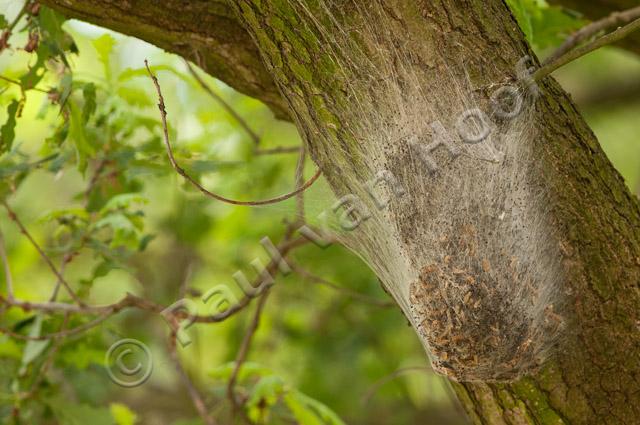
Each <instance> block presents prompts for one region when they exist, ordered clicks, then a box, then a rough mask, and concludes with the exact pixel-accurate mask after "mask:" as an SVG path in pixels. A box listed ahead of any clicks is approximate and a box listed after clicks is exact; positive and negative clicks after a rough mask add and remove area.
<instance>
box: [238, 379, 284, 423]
mask: <svg viewBox="0 0 640 425" xmlns="http://www.w3.org/2000/svg"><path fill="white" fill-rule="evenodd" d="M284 393H285V386H284V381H283V380H282V378H280V377H278V376H275V375H270V376H265V377H264V378H262V379H260V380H259V381H258V383H257V384H256V385H255V386H254V387H253V391H252V392H251V397H250V398H249V400H248V401H247V406H246V408H247V411H248V415H249V418H250V419H252V420H253V421H255V422H261V421H263V420H264V419H265V418H266V417H267V415H268V413H269V410H270V408H271V406H273V405H274V404H276V403H277V402H278V399H279V398H280V396H281V395H282V394H284Z"/></svg>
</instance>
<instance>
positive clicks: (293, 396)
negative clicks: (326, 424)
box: [284, 391, 322, 425]
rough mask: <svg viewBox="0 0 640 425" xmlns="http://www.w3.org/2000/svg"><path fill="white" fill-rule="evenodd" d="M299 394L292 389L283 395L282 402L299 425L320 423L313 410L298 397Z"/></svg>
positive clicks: (318, 424)
mask: <svg viewBox="0 0 640 425" xmlns="http://www.w3.org/2000/svg"><path fill="white" fill-rule="evenodd" d="M299 394H300V393H299V392H297V391H294V392H291V393H289V394H287V395H285V396H284V402H285V404H286V405H287V407H288V408H289V410H290V411H291V413H293V417H294V418H295V419H296V421H298V422H299V423H300V425H322V422H321V421H320V419H319V418H318V416H317V415H316V414H315V412H314V411H313V410H311V409H310V408H309V406H308V405H307V404H305V403H304V402H303V401H302V400H301V399H300V397H298V395H299Z"/></svg>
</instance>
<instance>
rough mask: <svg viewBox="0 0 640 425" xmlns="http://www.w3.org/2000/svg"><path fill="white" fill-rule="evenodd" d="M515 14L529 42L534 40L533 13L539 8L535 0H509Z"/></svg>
mask: <svg viewBox="0 0 640 425" xmlns="http://www.w3.org/2000/svg"><path fill="white" fill-rule="evenodd" d="M507 3H508V4H509V7H510V8H511V11H512V12H513V15H514V16H515V17H516V20H517V21H518V24H520V28H521V29H522V32H523V33H524V35H525V37H527V40H529V42H533V19H532V18H533V13H534V10H535V8H537V5H536V2H535V0H507Z"/></svg>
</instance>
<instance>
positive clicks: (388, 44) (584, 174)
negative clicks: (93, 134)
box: [46, 0, 640, 425]
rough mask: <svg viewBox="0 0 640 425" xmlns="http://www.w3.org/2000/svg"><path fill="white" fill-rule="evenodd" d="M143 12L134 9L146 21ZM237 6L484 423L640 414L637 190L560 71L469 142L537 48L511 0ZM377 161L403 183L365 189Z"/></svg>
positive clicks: (380, 268)
mask: <svg viewBox="0 0 640 425" xmlns="http://www.w3.org/2000/svg"><path fill="white" fill-rule="evenodd" d="M46 3H50V4H53V3H58V2H57V1H54V0H47V2H46ZM73 3H74V10H80V9H82V10H84V12H82V13H85V14H86V15H87V16H91V17H92V18H91V19H93V22H96V23H99V24H102V25H107V26H108V25H111V26H113V27H114V28H115V25H116V24H114V23H116V22H117V25H118V27H117V29H119V30H121V31H123V32H126V33H131V34H136V33H137V32H138V31H139V29H138V28H130V27H129V26H128V24H127V22H128V21H126V20H125V18H123V17H117V16H116V17H115V18H114V17H109V18H108V19H105V20H104V21H103V22H100V19H102V18H101V17H97V14H95V13H91V10H92V5H93V4H95V2H80V1H75V2H73ZM105 3H109V4H112V3H113V2H105ZM132 3H136V7H135V9H133V10H132V9H130V10H128V11H127V14H128V15H139V16H147V14H148V10H150V9H144V10H142V9H140V10H138V8H139V7H143V6H145V5H144V4H143V3H145V4H146V2H142V1H140V2H132ZM184 3H185V2H184V1H178V2H175V1H174V2H165V3H163V6H164V7H166V8H169V9H170V8H171V7H172V6H170V5H181V6H184ZM191 3H194V4H198V2H191ZM60 4H62V2H60ZM81 4H83V5H84V6H83V7H81V6H80V5H81ZM151 4H153V3H151ZM228 4H229V7H231V8H232V10H234V12H235V13H236V16H237V19H238V22H240V23H241V25H242V26H243V27H244V28H245V29H246V31H247V34H250V36H251V38H252V40H253V41H254V43H255V45H256V46H257V49H258V51H259V52H260V54H261V56H262V59H263V61H264V63H265V65H266V67H265V68H262V67H261V68H259V70H257V68H256V69H254V70H253V71H252V72H250V73H249V74H250V75H254V74H258V73H262V72H263V71H262V70H263V69H266V70H267V72H268V74H269V75H271V76H272V77H273V81H275V83H276V85H277V87H278V88H279V90H280V93H281V94H282V98H283V99H284V100H285V101H286V104H287V105H288V109H289V111H291V117H292V118H293V119H294V121H295V122H296V124H297V126H298V128H299V129H300V131H301V133H302V134H303V135H304V136H305V138H306V140H307V143H308V145H309V149H310V152H311V154H312V157H313V159H314V161H315V162H316V163H317V164H318V165H319V166H320V167H321V169H322V171H323V173H324V175H325V176H326V178H327V179H328V181H329V183H330V184H331V186H332V188H333V189H334V191H335V193H336V194H337V195H338V196H339V197H343V196H344V195H350V196H348V197H347V198H344V197H343V198H341V199H342V202H341V205H336V207H337V208H336V209H337V210H340V209H341V208H344V207H345V206H354V205H358V208H357V209H356V210H354V211H352V213H351V214H350V215H344V216H343V217H342V219H343V221H347V224H346V225H345V226H344V229H345V231H344V233H343V235H342V237H343V239H344V241H345V243H346V244H348V245H349V246H350V247H351V248H352V249H354V250H355V251H356V252H358V253H359V254H360V255H361V256H362V257H363V258H364V259H365V260H366V261H368V262H369V264H370V265H371V267H372V268H373V269H374V270H375V272H376V273H377V274H378V276H379V277H380V278H381V280H382V281H383V283H384V285H385V287H386V288H387V289H388V290H389V292H390V293H391V295H392V296H393V297H394V299H395V300H396V301H397V302H398V305H399V306H400V307H401V308H402V310H403V312H404V313H405V315H406V316H407V318H408V319H409V321H410V322H411V323H412V325H413V326H414V328H415V329H416V331H417V334H418V336H419V337H420V339H421V341H422V342H423V344H424V345H425V348H426V349H427V353H428V355H429V357H430V358H431V360H432V362H433V364H434V367H435V368H436V370H438V371H439V372H441V373H443V374H445V375H448V376H450V377H451V378H452V380H454V381H458V382H454V383H453V385H454V388H455V390H456V392H457V394H458V396H459V398H460V400H461V401H462V404H463V405H464V407H465V409H466V410H467V412H468V413H469V416H470V418H471V419H472V421H473V422H474V423H476V424H492V425H493V424H513V425H515V424H545V425H546V424H563V423H565V424H638V423H640V286H639V282H640V205H639V203H638V200H637V199H636V198H635V197H634V196H633V195H631V194H630V192H629V190H628V189H627V187H626V186H625V184H624V181H623V179H622V178H621V177H620V175H619V174H618V173H617V172H616V170H615V169H614V168H613V166H612V165H611V164H610V162H609V161H608V160H607V158H606V156H605V154H604V153H603V151H602V149H601V148H600V146H599V145H598V142H597V140H596V139H595V136H594V135H593V133H592V132H591V130H590V129H589V128H588V126H587V125H586V124H585V123H584V121H583V119H582V118H581V117H580V115H579V113H578V112H577V111H576V109H575V107H574V106H573V104H572V103H571V101H570V99H569V97H568V96H567V94H566V93H565V92H564V91H563V90H562V89H561V88H560V87H559V86H558V85H557V83H556V82H555V81H554V80H553V79H552V78H548V79H546V80H545V81H543V82H542V83H541V84H540V93H539V96H537V97H535V99H532V96H533V95H531V96H529V95H528V96H527V97H526V99H525V100H526V101H527V102H533V104H532V105H531V106H529V107H526V108H525V109H524V110H523V113H522V114H520V115H519V116H518V117H516V118H512V119H510V120H500V119H496V118H495V114H493V115H491V114H490V113H489V112H487V114H488V115H490V119H491V122H492V124H491V129H492V132H491V136H490V138H489V139H486V140H483V141H482V143H465V140H464V137H463V138H461V137H459V136H456V135H455V133H456V131H455V129H456V126H457V125H458V124H459V123H458V121H457V118H458V117H459V116H460V115H461V113H463V112H464V111H467V112H468V111H472V112H473V111H476V112H477V111H478V110H480V111H491V110H493V109H492V108H494V107H495V105H493V103H492V101H491V99H490V95H491V94H492V93H493V90H494V89H495V87H496V86H502V85H504V84H508V83H511V84H514V85H516V84H517V83H515V82H514V76H515V74H516V71H515V69H516V64H518V63H519V62H520V61H521V59H522V58H523V57H524V56H526V55H532V52H531V51H530V49H529V47H528V46H527V44H526V42H525V41H524V37H523V35H522V33H521V31H520V30H519V29H518V27H517V24H516V22H515V20H514V19H513V17H512V15H511V14H510V12H509V10H508V9H507V7H506V5H505V4H504V2H502V1H501V0H441V1H438V2H432V1H426V0H417V1H416V0H395V1H391V0H376V1H373V2H370V3H366V4H365V3H361V2H357V3H354V2H351V1H349V0H334V1H323V0H319V1H314V2H304V1H299V0H282V1H275V0H274V1H271V2H266V1H259V0H234V1H233V2H229V3H228ZM146 7H152V6H150V5H149V4H146ZM226 10H229V9H226ZM74 13H76V12H74ZM225 13H226V12H225ZM116 15H117V13H116ZM127 19H128V18H127ZM149 19H150V18H149ZM166 19H167V20H168V21H167V23H169V22H177V21H178V20H179V21H180V22H181V25H186V28H187V29H188V30H191V27H192V26H194V27H196V28H197V27H200V28H202V27H201V25H202V23H201V22H199V21H198V20H197V19H195V20H192V21H188V20H187V21H182V18H177V17H176V15H173V14H170V15H169V16H167V17H166ZM230 22H231V21H230ZM205 27H206V25H205ZM143 35H144V34H143ZM150 37H151V33H149V34H148V39H150ZM210 42H211V43H212V44H211V46H209V45H208V44H207V43H208V41H206V40H205V41H202V40H200V41H198V42H197V43H200V44H198V45H199V46H206V48H207V49H210V50H214V49H216V46H218V45H219V44H217V41H210ZM244 48H245V49H247V47H246V46H244ZM184 49H186V47H185V48H184ZM177 51H179V52H185V51H186V50H177ZM227 54H230V53H228V52H227ZM520 63H522V62H520ZM210 70H213V71H215V67H214V66H212V68H211V69H210ZM239 85H240V83H239V84H237V85H236V87H239ZM517 87H518V89H519V90H520V91H519V92H523V91H525V90H528V89H529V87H523V86H521V85H517ZM266 95H268V96H271V95H272V93H268V94H263V97H262V98H264V96H266ZM475 116H476V117H477V116H478V115H475ZM505 121H508V122H505ZM436 123H439V125H438V124H436ZM447 135H452V136H451V137H452V138H451V140H449V139H447V138H446V136H447ZM461 139H462V140H461ZM437 141H440V142H443V143H442V144H441V146H440V147H439V150H437V151H436V150H428V151H425V149H427V147H428V146H432V143H433V142H437ZM467 142H468V140H467ZM454 151H455V152H454ZM497 151H501V152H502V154H501V155H500V154H498V153H497ZM427 154H433V155H432V156H429V155H427ZM425 158H426V159H425ZM380 172H384V173H386V174H384V175H386V176H389V175H390V176H393V178H394V179H391V180H390V181H392V180H395V183H396V184H395V185H394V184H391V185H387V186H384V185H373V184H371V183H372V181H374V182H375V181H376V178H378V177H380V176H381V174H380ZM395 187H401V188H402V189H404V191H396V190H394V188H395ZM372 188H374V189H376V190H375V192H376V193H377V194H378V195H380V191H382V192H383V194H384V196H378V197H376V198H374V197H372V196H371V192H372V190H371V189H372ZM400 192H402V193H403V194H401V193H400ZM380 197H381V198H385V199H390V202H389V203H388V205H386V206H384V207H381V206H380V199H377V198H380ZM339 207H341V208H339ZM354 217H356V221H355V222H354Z"/></svg>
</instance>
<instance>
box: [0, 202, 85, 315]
mask: <svg viewBox="0 0 640 425" xmlns="http://www.w3.org/2000/svg"><path fill="white" fill-rule="evenodd" d="M2 205H3V206H4V208H5V209H6V210H7V213H8V214H9V218H10V219H11V220H12V221H13V222H14V223H16V225H17V226H18V228H20V232H22V234H23V235H25V237H26V238H27V239H29V242H31V245H33V247H34V248H35V249H36V251H38V253H39V254H40V257H42V259H43V260H44V262H45V263H47V265H48V266H49V268H50V269H51V271H52V272H53V274H55V275H56V277H57V278H58V279H59V280H60V282H61V283H62V285H63V286H64V287H65V289H66V290H67V292H68V293H69V295H71V298H73V300H74V301H75V302H77V303H78V305H80V306H84V302H82V300H81V299H80V298H78V296H77V295H76V293H75V292H74V291H73V289H71V286H69V283H67V281H66V280H65V278H64V277H63V276H62V274H61V273H60V272H59V271H58V269H57V268H56V266H55V265H54V264H53V262H52V261H51V259H50V258H49V256H48V255H47V254H45V252H44V251H43V250H42V248H40V245H38V243H37V242H36V241H35V239H33V237H32V236H31V234H30V233H29V231H28V230H27V228H26V227H24V225H23V224H22V222H21V221H20V219H19V218H18V216H17V215H16V213H15V212H14V211H13V209H11V207H10V206H9V204H8V203H7V202H6V201H5V200H2Z"/></svg>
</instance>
